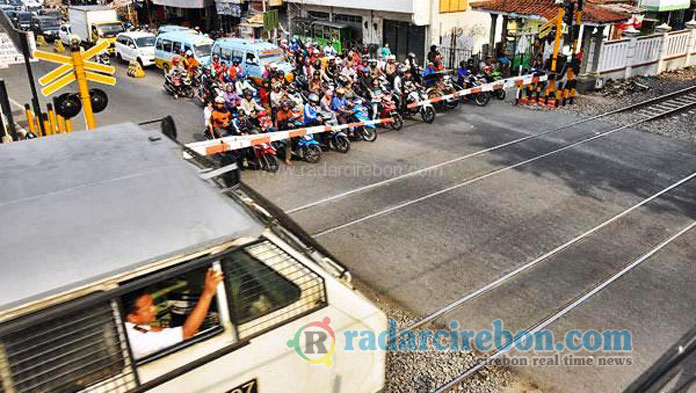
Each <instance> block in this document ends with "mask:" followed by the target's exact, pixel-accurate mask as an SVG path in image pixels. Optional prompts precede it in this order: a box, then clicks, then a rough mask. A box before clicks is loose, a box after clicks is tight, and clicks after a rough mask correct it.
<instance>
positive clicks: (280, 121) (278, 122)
mask: <svg viewBox="0 0 696 393" xmlns="http://www.w3.org/2000/svg"><path fill="white" fill-rule="evenodd" d="M299 118H300V114H299V113H296V112H293V111H292V103H291V102H290V101H282V102H281V103H280V108H279V109H278V112H277V113H276V116H275V127H276V129H278V130H279V131H285V130H289V129H291V128H295V122H296V121H297V120H298V119H299ZM284 145H285V164H286V165H291V164H290V159H291V158H292V143H291V142H290V140H285V143H284Z"/></svg>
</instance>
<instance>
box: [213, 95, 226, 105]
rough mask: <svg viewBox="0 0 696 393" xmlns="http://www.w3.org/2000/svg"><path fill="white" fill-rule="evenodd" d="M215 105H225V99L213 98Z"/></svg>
mask: <svg viewBox="0 0 696 393" xmlns="http://www.w3.org/2000/svg"><path fill="white" fill-rule="evenodd" d="M215 103H216V104H224V103H225V97H222V96H217V97H215Z"/></svg>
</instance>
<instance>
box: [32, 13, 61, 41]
mask: <svg viewBox="0 0 696 393" xmlns="http://www.w3.org/2000/svg"><path fill="white" fill-rule="evenodd" d="M31 31H33V32H34V34H35V35H37V36H38V35H42V36H44V38H45V39H46V41H48V42H53V41H55V40H57V39H58V32H59V31H60V22H59V21H58V18H56V17H53V16H34V17H33V18H32V19H31Z"/></svg>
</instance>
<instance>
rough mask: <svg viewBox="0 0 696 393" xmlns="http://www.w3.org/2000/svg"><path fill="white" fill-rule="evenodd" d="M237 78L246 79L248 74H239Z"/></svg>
mask: <svg viewBox="0 0 696 393" xmlns="http://www.w3.org/2000/svg"><path fill="white" fill-rule="evenodd" d="M237 78H238V79H244V78H246V74H244V73H243V72H240V73H239V74H237Z"/></svg>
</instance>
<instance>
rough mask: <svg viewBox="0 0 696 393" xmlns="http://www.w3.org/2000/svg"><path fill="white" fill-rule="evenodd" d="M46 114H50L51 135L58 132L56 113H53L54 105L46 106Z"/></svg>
mask: <svg viewBox="0 0 696 393" xmlns="http://www.w3.org/2000/svg"><path fill="white" fill-rule="evenodd" d="M46 109H47V110H46V112H47V113H48V123H49V125H50V127H51V128H50V129H51V134H55V133H57V132H58V123H57V122H56V113H55V112H54V111H53V105H51V104H50V103H48V104H46Z"/></svg>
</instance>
